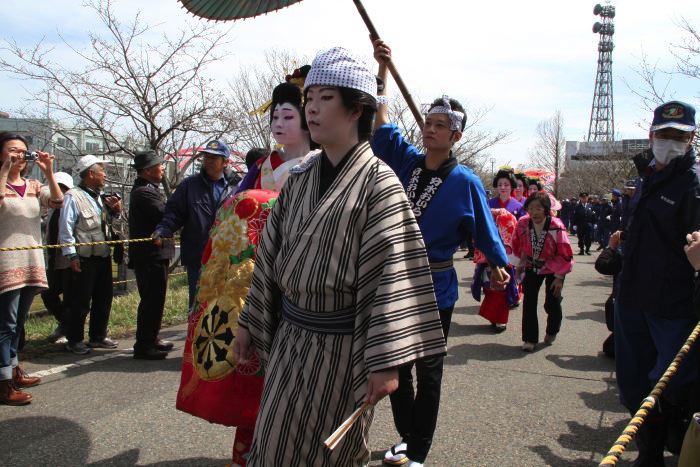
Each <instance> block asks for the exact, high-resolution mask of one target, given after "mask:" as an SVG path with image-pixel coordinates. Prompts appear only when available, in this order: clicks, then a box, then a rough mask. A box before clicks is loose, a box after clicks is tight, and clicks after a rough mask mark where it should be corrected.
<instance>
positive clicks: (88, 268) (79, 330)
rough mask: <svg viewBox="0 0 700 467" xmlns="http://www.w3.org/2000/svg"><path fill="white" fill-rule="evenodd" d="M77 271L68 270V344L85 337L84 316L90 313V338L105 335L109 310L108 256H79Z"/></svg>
mask: <svg viewBox="0 0 700 467" xmlns="http://www.w3.org/2000/svg"><path fill="white" fill-rule="evenodd" d="M80 269H81V272H73V271H71V287H70V290H71V295H70V297H71V298H70V313H69V317H68V329H67V330H66V337H67V338H68V342H69V343H70V344H75V343H76V342H82V341H83V339H84V338H85V318H87V315H88V313H89V314H90V327H89V331H88V335H89V338H90V341H91V342H92V341H99V340H102V339H104V338H105V337H107V324H108V323H109V313H110V311H111V310H112V259H111V257H109V256H106V257H104V258H103V257H101V256H90V257H89V258H83V257H80Z"/></svg>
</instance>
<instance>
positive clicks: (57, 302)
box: [41, 260, 72, 330]
mask: <svg viewBox="0 0 700 467" xmlns="http://www.w3.org/2000/svg"><path fill="white" fill-rule="evenodd" d="M71 273H72V271H71V269H70V268H66V269H55V267H54V265H53V261H50V260H49V267H48V268H47V269H46V279H47V280H48V282H49V288H48V289H45V290H44V291H43V292H41V300H42V301H43V302H44V306H45V307H46V309H47V310H48V311H49V313H51V314H52V315H53V317H54V318H56V321H57V322H58V326H59V327H60V328H61V329H62V330H65V328H66V326H67V320H68V313H69V312H70V293H71V290H70V289H71ZM61 294H62V295H63V298H61Z"/></svg>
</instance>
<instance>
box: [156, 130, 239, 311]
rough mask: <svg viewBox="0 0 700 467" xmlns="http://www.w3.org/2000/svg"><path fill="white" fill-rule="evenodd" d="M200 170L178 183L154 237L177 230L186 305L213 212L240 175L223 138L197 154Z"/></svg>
mask: <svg viewBox="0 0 700 467" xmlns="http://www.w3.org/2000/svg"><path fill="white" fill-rule="evenodd" d="M197 156H198V157H201V158H202V170H201V172H200V173H198V174H195V175H191V176H189V177H187V178H186V179H184V180H183V181H182V182H180V184H179V185H178V186H177V189H176V190H175V193H173V195H172V196H171V197H170V199H168V202H167V204H166V205H165V214H164V215H163V219H162V220H161V221H160V223H159V224H158V227H156V229H155V231H154V232H153V237H154V238H158V237H172V236H173V234H174V233H175V232H177V231H178V230H180V229H182V232H181V233H180V258H181V261H182V264H183V266H185V268H186V269H187V282H188V286H189V306H190V308H191V307H192V304H193V303H194V298H195V293H196V291H197V281H198V280H199V269H200V267H201V266H202V253H203V252H204V247H205V245H206V243H207V241H208V240H209V229H211V226H212V224H213V223H214V218H215V217H216V211H217V210H218V209H219V207H220V206H221V205H222V204H223V203H224V201H226V198H228V197H229V195H231V194H232V193H233V192H234V191H235V188H236V186H237V184H238V182H239V181H240V177H238V176H237V175H236V174H234V173H232V172H231V170H230V169H228V170H227V165H228V161H229V157H230V156H231V150H230V149H229V147H228V146H227V145H226V143H224V142H223V141H222V140H213V141H209V142H208V143H207V144H206V146H204V147H203V148H202V149H200V151H199V153H198V154H197Z"/></svg>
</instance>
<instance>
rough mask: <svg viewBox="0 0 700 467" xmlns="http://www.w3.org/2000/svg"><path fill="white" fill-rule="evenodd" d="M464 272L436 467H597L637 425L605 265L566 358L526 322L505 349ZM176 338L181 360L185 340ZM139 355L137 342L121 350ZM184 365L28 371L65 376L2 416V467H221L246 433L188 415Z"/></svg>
mask: <svg viewBox="0 0 700 467" xmlns="http://www.w3.org/2000/svg"><path fill="white" fill-rule="evenodd" d="M456 258H459V259H458V260H457V270H458V277H459V278H460V283H461V285H462V286H463V288H462V290H461V295H462V297H461V299H460V301H459V303H458V307H457V308H456V310H455V315H454V319H453V324H452V329H451V335H450V340H449V349H448V350H449V355H448V357H447V358H446V362H445V363H446V364H445V377H444V382H443V395H442V407H441V412H440V418H439V422H438V430H437V433H436V436H435V441H434V443H433V449H432V451H431V453H430V456H429V458H428V462H427V465H431V466H517V467H521V466H541V465H552V466H572V467H578V466H595V465H597V462H598V461H600V459H601V458H602V455H603V453H604V452H606V451H607V449H608V447H609V445H610V444H611V443H612V442H613V440H614V439H615V438H616V437H617V436H618V434H619V433H620V431H621V430H622V428H623V427H624V425H625V424H626V422H627V414H626V413H625V412H624V410H623V409H622V407H621V406H620V405H619V403H618V401H617V388H616V386H615V380H614V377H615V375H614V365H613V362H612V361H611V360H608V359H605V358H603V357H601V356H599V350H600V348H601V343H602V341H603V340H604V339H605V337H606V336H607V330H606V328H605V324H604V318H603V311H602V305H603V302H604V301H605V298H606V297H607V294H608V293H609V288H610V281H609V280H608V279H607V278H605V277H603V276H600V275H598V274H597V273H596V272H595V270H594V269H593V266H592V263H593V258H594V257H580V256H577V257H576V260H577V264H576V266H575V269H574V272H573V273H572V274H571V275H570V277H569V278H568V279H567V281H566V285H565V291H564V295H565V300H564V303H563V304H564V314H565V319H564V322H563V325H562V331H561V333H560V334H559V337H558V339H557V341H556V342H555V344H554V345H553V346H551V347H540V348H538V350H537V351H536V352H535V353H533V354H526V353H524V352H522V351H521V350H520V344H521V340H520V311H519V310H516V311H515V312H512V313H511V321H510V324H509V328H508V330H507V331H506V332H505V333H503V334H499V335H495V334H493V333H492V331H491V330H490V327H489V326H487V325H486V324H485V323H486V322H485V321H484V320H483V319H482V318H480V317H479V316H477V310H478V305H477V304H476V302H475V301H474V300H473V299H472V298H471V297H470V296H469V295H468V293H467V292H468V285H469V283H470V281H471V272H472V270H473V266H472V265H471V263H467V261H466V260H463V259H461V255H458V256H457V257H456ZM542 299H543V297H541V300H542ZM543 314H544V313H543V312H542V315H543ZM540 324H541V333H542V334H543V333H544V331H543V326H542V323H540ZM165 334H166V335H170V336H174V337H175V338H177V339H178V341H177V344H178V348H181V347H182V344H183V340H184V339H183V337H182V335H183V327H182V326H180V327H177V328H172V329H169V330H167V332H166V333H165ZM130 346H131V343H130V342H127V341H124V342H122V345H121V346H120V347H121V348H122V349H127V348H129V347H130ZM171 355H172V356H171V357H170V358H168V359H167V360H165V361H161V362H143V361H134V360H133V359H132V358H130V356H129V355H128V353H126V352H125V351H124V350H119V351H104V352H95V354H93V355H92V356H91V357H92V358H91V359H90V360H85V359H83V360H80V359H79V358H78V357H74V356H72V355H68V354H59V355H54V356H53V357H52V358H51V359H50V360H36V361H31V362H26V367H27V369H28V370H29V371H30V372H37V371H44V372H47V371H55V373H54V374H51V375H49V376H47V377H46V378H45V383H44V384H42V385H41V386H39V387H37V388H33V389H32V390H31V392H32V394H33V395H34V397H35V402H34V403H32V404H31V405H30V406H27V407H7V406H0V439H1V440H2V445H3V447H2V449H0V465H3V466H40V465H41V466H45V465H51V466H78V465H90V466H107V465H119V466H129V465H142V466H218V467H222V466H223V465H225V463H226V462H227V460H228V459H229V455H230V450H231V442H232V439H233V429H230V428H226V427H222V426H218V425H212V424H209V423H207V422H204V421H202V420H199V419H196V418H194V417H191V416H189V415H187V414H184V413H181V412H178V411H177V410H175V407H174V405H175V403H174V401H175V395H176V392H177V387H178V383H179V376H180V374H179V369H180V364H181V358H180V356H179V355H180V352H177V351H176V352H173V353H172V354H171ZM96 356H97V357H98V358H97V360H98V361H95V357H96ZM396 437H397V435H396V434H395V431H394V428H393V424H392V422H391V414H390V410H389V403H388V400H386V401H382V403H380V405H379V407H378V410H377V415H376V417H375V422H374V425H373V427H372V436H371V447H372V449H373V455H372V459H373V460H372V463H371V464H370V465H372V466H379V465H381V462H380V461H379V459H381V456H382V453H383V451H384V450H385V449H386V448H387V447H388V446H390V445H391V444H392V443H393V442H396ZM635 454H636V453H634V452H630V453H628V454H625V456H624V458H623V461H622V462H620V463H619V465H621V466H625V465H629V459H633V458H634V456H635ZM667 465H669V466H673V465H675V462H674V461H671V462H669V463H668V464H667Z"/></svg>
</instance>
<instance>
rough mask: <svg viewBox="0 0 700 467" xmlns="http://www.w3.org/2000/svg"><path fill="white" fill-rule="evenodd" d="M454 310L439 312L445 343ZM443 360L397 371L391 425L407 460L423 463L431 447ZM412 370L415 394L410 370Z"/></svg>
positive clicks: (433, 359) (430, 359)
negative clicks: (397, 435)
mask: <svg viewBox="0 0 700 467" xmlns="http://www.w3.org/2000/svg"><path fill="white" fill-rule="evenodd" d="M453 310H454V306H451V307H449V308H445V309H443V310H440V321H441V322H442V333H443V335H444V336H445V340H447V335H448V334H449V332H450V323H451V321H452V311H453ZM443 358H444V357H443V356H438V357H428V358H423V359H420V360H416V361H415V362H410V363H407V364H406V365H403V366H401V367H399V388H398V389H397V390H396V391H395V392H394V393H393V394H391V395H390V396H389V399H390V400H391V411H392V413H393V415H394V425H396V430H397V431H398V432H399V435H401V438H402V440H403V442H405V443H406V444H407V445H408V448H407V451H408V458H409V459H411V460H412V461H416V462H420V463H423V462H425V458H426V457H427V456H428V451H430V446H431V444H432V443H433V434H434V433H435V427H436V425H437V418H438V410H439V408H440V386H441V385H442V365H443ZM414 366H415V367H416V380H417V384H416V391H415V392H414V390H413V375H412V374H411V370H412V369H413V367H414Z"/></svg>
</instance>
